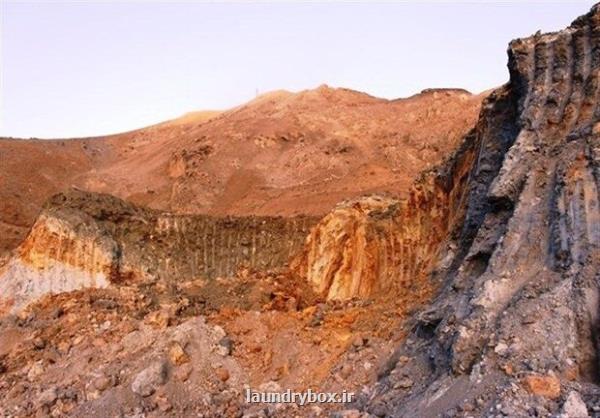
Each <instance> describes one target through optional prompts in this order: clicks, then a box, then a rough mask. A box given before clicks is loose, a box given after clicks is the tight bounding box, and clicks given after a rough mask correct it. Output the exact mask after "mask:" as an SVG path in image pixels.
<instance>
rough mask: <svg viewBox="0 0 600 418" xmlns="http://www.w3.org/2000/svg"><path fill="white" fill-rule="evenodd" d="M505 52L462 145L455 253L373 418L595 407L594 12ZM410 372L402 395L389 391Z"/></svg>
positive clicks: (387, 371)
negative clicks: (469, 144)
mask: <svg viewBox="0 0 600 418" xmlns="http://www.w3.org/2000/svg"><path fill="white" fill-rule="evenodd" d="M508 53H509V70H510V82H509V83H508V84H507V85H506V86H504V87H501V88H500V89H498V90H496V91H495V92H494V93H493V94H492V95H491V96H490V97H489V99H488V100H487V101H486V102H485V103H484V105H483V110H482V113H481V117H480V121H479V123H478V125H477V127H476V130H475V133H474V135H473V136H472V137H471V138H469V140H470V141H473V142H474V144H475V147H476V148H477V149H478V152H477V158H476V164H475V165H474V166H473V169H472V172H471V175H470V177H471V179H470V182H469V185H468V196H467V199H466V200H467V207H466V217H465V220H464V225H463V227H462V230H461V231H460V234H459V235H458V236H457V237H456V241H455V242H456V245H457V248H458V251H457V254H456V256H455V257H454V259H453V260H452V262H451V263H450V265H449V266H448V267H447V268H445V269H441V270H440V271H438V272H437V274H436V275H435V279H436V280H439V283H440V288H439V289H440V290H439V293H438V296H437V298H436V299H435V301H434V302H433V304H432V305H431V306H430V307H429V308H428V309H427V310H425V311H424V312H422V313H421V314H420V315H418V318H417V320H416V321H415V325H414V333H413V334H412V336H411V337H410V338H408V339H407V342H406V343H405V344H403V345H401V346H400V347H399V348H398V350H397V352H396V355H395V356H394V357H393V358H392V359H391V361H390V362H389V363H388V364H387V366H386V367H384V368H383V369H382V370H381V375H382V378H381V380H380V382H379V383H378V385H377V387H376V393H375V394H374V395H373V396H372V398H371V399H370V400H369V402H368V404H369V407H368V408H367V409H368V410H370V411H371V412H372V413H375V414H376V415H381V414H383V413H385V414H390V415H393V416H438V415H444V414H447V416H519V417H521V416H551V415H552V416H558V414H559V413H560V411H561V405H562V404H563V403H565V405H566V406H565V408H566V407H567V406H568V405H567V404H568V402H571V403H572V399H573V397H576V398H577V399H580V398H579V397H580V396H581V397H582V398H583V400H584V401H585V402H586V403H588V406H589V407H590V410H591V408H592V406H593V407H596V406H597V401H598V397H597V386H596V384H597V382H598V380H597V379H598V354H597V353H598V349H599V347H598V341H597V329H598V311H599V308H600V305H599V303H598V300H599V284H598V283H599V279H600V276H599V272H600V252H599V250H600V235H599V233H598V232H599V228H600V223H599V220H600V218H599V216H600V212H599V204H600V201H599V194H598V193H599V188H600V177H599V171H598V170H599V169H600V153H599V152H600V136H599V134H600V129H599V125H598V122H599V117H600V107H599V106H600V97H599V92H600V89H599V86H600V85H599V81H600V80H599V77H598V75H599V71H600V7H598V6H595V7H594V8H593V9H592V10H591V11H590V13H588V14H587V15H585V16H582V17H580V18H578V19H577V20H575V21H574V22H573V24H572V25H571V26H570V27H569V28H567V29H565V30H564V31H561V32H557V33H550V34H543V35H541V34H536V35H534V36H532V37H529V38H526V39H518V40H515V41H513V42H512V43H511V44H510V47H509V50H508ZM400 356H405V357H409V358H410V359H411V360H410V361H409V362H408V363H406V362H402V363H401V362H397V359H398V358H399V357H400ZM407 377H408V378H411V379H412V380H413V381H415V382H418V384H416V385H415V386H413V387H412V389H411V390H410V391H407V390H405V389H401V388H400V387H399V386H398V384H397V382H399V381H401V380H402V379H405V378H407ZM573 393H574V394H573ZM569 400H570V401H569Z"/></svg>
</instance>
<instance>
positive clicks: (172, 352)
mask: <svg viewBox="0 0 600 418" xmlns="http://www.w3.org/2000/svg"><path fill="white" fill-rule="evenodd" d="M169 359H170V360H171V362H172V363H173V364H175V365H177V366H179V365H181V364H184V363H187V362H188V361H190V357H189V356H188V355H187V353H186V352H185V351H184V349H183V347H182V346H181V345H180V344H179V343H173V344H171V347H170V348H169Z"/></svg>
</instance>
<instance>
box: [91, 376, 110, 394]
mask: <svg viewBox="0 0 600 418" xmlns="http://www.w3.org/2000/svg"><path fill="white" fill-rule="evenodd" d="M110 384H111V381H110V379H109V378H108V377H106V376H100V377H97V378H96V379H94V387H95V388H96V389H98V390H99V391H100V392H102V391H105V390H106V389H107V388H108V387H109V386H110Z"/></svg>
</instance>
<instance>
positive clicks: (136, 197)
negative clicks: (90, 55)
mask: <svg viewBox="0 0 600 418" xmlns="http://www.w3.org/2000/svg"><path fill="white" fill-rule="evenodd" d="M508 69H509V74H510V79H509V81H508V83H507V84H505V85H503V86H501V87H499V88H497V89H495V90H493V91H491V92H488V93H486V94H485V95H481V96H472V95H470V94H468V93H466V92H464V91H462V90H452V89H450V90H432V91H425V92H423V93H421V94H420V95H417V96H416V97H412V98H409V99H404V101H403V100H400V101H384V100H383V99H376V98H373V97H371V96H367V95H363V94H361V93H357V92H352V91H349V90H343V89H331V88H328V87H320V88H318V89H316V90H313V91H307V92H301V93H298V94H292V93H287V92H276V93H272V94H271V95H266V96H264V97H260V98H259V99H256V100H255V101H253V102H251V103H250V104H248V105H245V106H242V107H239V108H236V109H233V110H231V111H226V112H221V113H210V114H208V113H207V114H204V113H202V114H201V115H200V116H198V115H197V114H193V115H187V116H186V117H184V118H182V119H180V120H177V121H170V122H167V123H165V124H160V125H156V126H153V127H151V128H146V129H145V130H140V131H138V132H136V133H129V134H123V136H116V137H107V138H98V139H85V140H73V142H69V141H68V140H67V141H63V142H64V143H65V144H66V145H58V142H56V143H55V142H54V141H53V142H52V143H51V145H48V147H49V149H52V150H53V151H48V152H50V153H54V152H57V153H58V154H57V155H62V157H64V158H65V159H69V158H70V159H71V161H72V162H74V164H69V165H68V168H65V170H64V171H65V172H67V171H68V173H70V174H72V175H73V180H72V181H70V182H69V181H68V180H67V178H68V176H67V175H66V174H65V172H62V174H61V175H64V176H65V177H64V178H63V177H59V176H58V175H56V173H57V171H53V170H56V168H52V169H50V168H49V169H48V171H47V172H45V173H44V178H46V180H47V179H52V186H43V187H42V186H40V184H42V185H44V184H45V183H43V182H40V183H39V184H37V185H34V186H32V188H31V190H32V192H31V193H33V194H35V198H33V197H32V199H31V202H29V201H28V200H27V199H24V198H23V196H22V195H19V194H18V193H16V192H14V190H12V189H11V191H7V190H8V188H5V189H4V190H0V194H2V196H4V197H7V201H8V197H9V196H10V194H11V193H12V196H13V197H14V199H13V200H11V202H12V203H11V205H10V207H9V206H8V205H7V206H6V208H5V209H3V210H2V211H1V213H0V221H1V222H3V224H4V226H6V225H9V226H10V228H9V227H6V228H5V229H4V230H6V231H9V230H10V231H12V230H13V229H14V230H15V231H16V232H15V233H14V234H13V233H11V236H10V237H8V235H6V236H4V237H0V243H1V244H2V246H3V247H2V249H3V250H4V254H5V255H4V256H3V258H2V259H0V399H2V402H1V403H0V416H1V417H15V418H16V417H45V416H52V417H63V416H72V417H96V416H103V417H104V416H106V417H127V418H134V417H135V418H141V417H157V418H158V417H245V418H252V417H255V418H258V417H284V418H285V417H290V418H292V417H337V418H355V417H358V418H366V417H406V418H413V417H417V418H429V417H443V418H446V417H447V418H451V417H464V418H466V417H504V416H506V417H555V418H558V417H562V418H585V417H594V416H600V355H599V353H600V351H599V350H600V339H599V330H600V322H599V321H600V318H599V313H600V6H595V7H594V8H592V10H591V11H590V12H589V13H588V14H586V15H583V16H581V17H579V18H577V19H576V20H575V21H574V22H573V23H572V24H571V26H569V27H568V28H566V29H564V30H562V31H559V32H555V33H548V34H541V33H537V34H535V35H533V36H531V37H529V38H524V39H517V40H514V41H512V42H511V43H510V45H509V48H508ZM484 96H485V97H484ZM319 109H321V110H319ZM475 111H476V112H475ZM477 112H479V116H478V119H476V118H471V119H470V118H469V115H470V114H471V113H473V114H474V115H475V114H476V113H477ZM409 113H410V115H409ZM265 115H267V116H265ZM315 115H316V116H315ZM371 115H375V116H373V119H369V118H370V117H371ZM395 115H396V116H397V117H398V118H399V119H401V122H402V123H399V122H398V123H396V122H395V119H394V118H395V117H396V116H395ZM317 116H318V117H317ZM427 117H430V118H431V124H432V127H431V131H427V132H425V130H426V129H427V128H426V124H425V122H426V121H427ZM198 118H200V119H198ZM403 118H404V119H403ZM459 119H460V120H459ZM354 120H360V121H361V123H353V121H354ZM420 123H422V124H423V125H419V129H420V130H421V131H423V132H421V133H420V134H419V135H422V137H420V138H422V141H423V146H422V147H421V146H417V145H415V144H414V141H413V142H411V140H410V138H408V137H407V136H406V135H404V134H403V132H408V131H409V130H410V129H413V128H414V126H413V125H415V124H420ZM332 125H335V126H334V127H333V128H332V127H331V126H332ZM367 126H376V128H370V129H372V130H369V129H367ZM280 127H281V130H279V128H280ZM284 128H285V129H284ZM328 129H329V130H328ZM443 132H445V133H446V135H447V142H446V143H443V141H441V140H439V135H441V133H443ZM217 134H218V135H223V136H219V137H217V136H216V135H217ZM410 134H411V135H416V133H415V132H413V131H410ZM153 135H154V136H153ZM408 136H409V137H410V135H408ZM165 138H166V139H165ZM215 138H218V139H219V140H218V141H217V140H215ZM249 138H250V140H248V139H249ZM323 138H325V139H323ZM328 138H329V139H328ZM365 138H367V139H365ZM15 141H16V140H2V141H0V153H6V155H14V153H15V152H16V151H15V150H19V149H21V148H19V147H25V148H22V149H21V151H22V150H24V149H27V150H30V151H31V152H28V154H30V155H31V157H30V158H31V159H32V161H33V160H35V161H37V158H38V157H39V155H38V154H37V153H36V152H33V151H34V150H38V149H43V148H41V147H44V146H45V144H43V143H40V142H35V141H28V142H26V143H24V144H20V143H19V144H15ZM77 141H79V142H77ZM94 141H97V143H95V142H94ZM120 141H122V142H123V143H126V144H129V145H127V146H126V147H124V148H122V149H121V150H126V151H123V154H120V153H119V152H117V149H118V148H117V147H118V146H122V144H121V142H120ZM127 141H130V142H127ZM399 141H401V142H403V143H404V144H405V145H406V149H404V150H403V149H402V147H397V146H396V145H398V143H399ZM74 144H75V145H74ZM81 144H84V145H85V148H83V151H82V150H81V149H79V146H80V145H81ZM94 144H96V145H94ZM3 147H4V148H3ZM59 147H64V148H65V150H66V151H65V152H64V154H60V153H59V152H58V150H60V148H59ZM70 147H72V149H71V148H70ZM94 147H96V148H94ZM54 148H56V150H54ZM163 149H167V150H168V152H165V153H160V152H159V151H160V150H163ZM236 151H237V152H238V154H236ZM321 151H323V153H322V154H319V152H321ZM420 152H421V153H422V154H420ZM0 155H1V154H0ZM52 155H54V154H52ZM323 155H325V156H323ZM419 155H421V157H419ZM422 155H426V157H422ZM309 157H310V158H309ZM321 157H322V158H321ZM361 158H363V159H364V161H362V160H361ZM403 159H404V160H403ZM146 160H147V161H148V163H147V164H140V161H144V162H146ZM380 160H381V161H383V162H382V163H378V161H380ZM361 161H362V162H361ZM402 161H407V162H406V163H405V164H404V165H402V166H401V167H398V168H396V166H395V164H399V165H401V164H400V162H402ZM430 161H432V162H435V164H429V162H430ZM7 167H9V168H10V170H12V171H14V172H15V176H14V178H13V179H11V180H10V181H13V182H14V181H16V180H14V179H23V178H25V177H23V176H25V173H24V172H23V171H19V170H20V168H19V167H18V166H17V165H10V166H8V165H7ZM130 167H142V168H136V170H139V171H136V173H137V174H138V175H137V176H136V178H134V179H132V180H128V181H129V182H128V183H127V185H126V186H124V187H123V188H121V189H119V190H115V191H114V193H110V191H111V190H110V187H109V186H110V184H111V180H115V179H118V178H120V177H119V176H124V173H128V170H129V168H130ZM332 167H333V168H332ZM21 170H22V169H21ZM69 170H72V172H71V171H69ZM77 170H79V171H77ZM407 173H410V175H409V174H407ZM110 176H112V177H110ZM145 176H146V177H145ZM107 178H108V180H107ZM144 178H146V179H152V180H153V182H152V183H150V180H147V181H148V183H144ZM67 183H69V184H67ZM7 184H8V182H7ZM10 184H11V185H10V187H11V188H12V187H13V186H14V185H15V184H17V183H14V184H13V183H10ZM150 184H153V185H154V186H152V187H150ZM38 186H39V187H40V190H37V187H38ZM70 186H76V187H70ZM42 197H43V198H44V201H45V203H43V204H42V203H41V201H42ZM278 198H279V200H278ZM303 203H305V204H306V207H303V206H302V205H303ZM21 212H22V213H25V212H27V213H26V215H23V216H16V215H15V214H18V213H21ZM33 213H35V214H36V215H35V216H33ZM278 213H279V215H277V214H278ZM0 226H1V225H0ZM4 226H2V228H4ZM0 230H2V229H0ZM287 389H290V390H292V391H306V390H308V389H311V390H314V391H318V392H335V393H342V392H343V391H346V392H352V393H353V394H354V395H355V396H354V399H353V401H352V402H351V403H345V404H336V403H323V404H307V405H302V406H301V405H298V404H295V403H256V404H253V403H248V402H247V398H246V393H247V391H248V390H253V391H258V392H285V391H286V390H287Z"/></svg>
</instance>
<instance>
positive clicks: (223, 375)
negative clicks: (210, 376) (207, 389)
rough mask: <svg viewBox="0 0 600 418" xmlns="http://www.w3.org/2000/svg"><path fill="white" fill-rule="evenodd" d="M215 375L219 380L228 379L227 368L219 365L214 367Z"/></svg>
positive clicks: (224, 380)
mask: <svg viewBox="0 0 600 418" xmlns="http://www.w3.org/2000/svg"><path fill="white" fill-rule="evenodd" d="M215 375H216V376H217V378H218V379H219V380H220V381H221V382H226V381H227V380H229V370H227V369H226V368H225V367H223V366H219V367H217V368H216V369H215Z"/></svg>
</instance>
